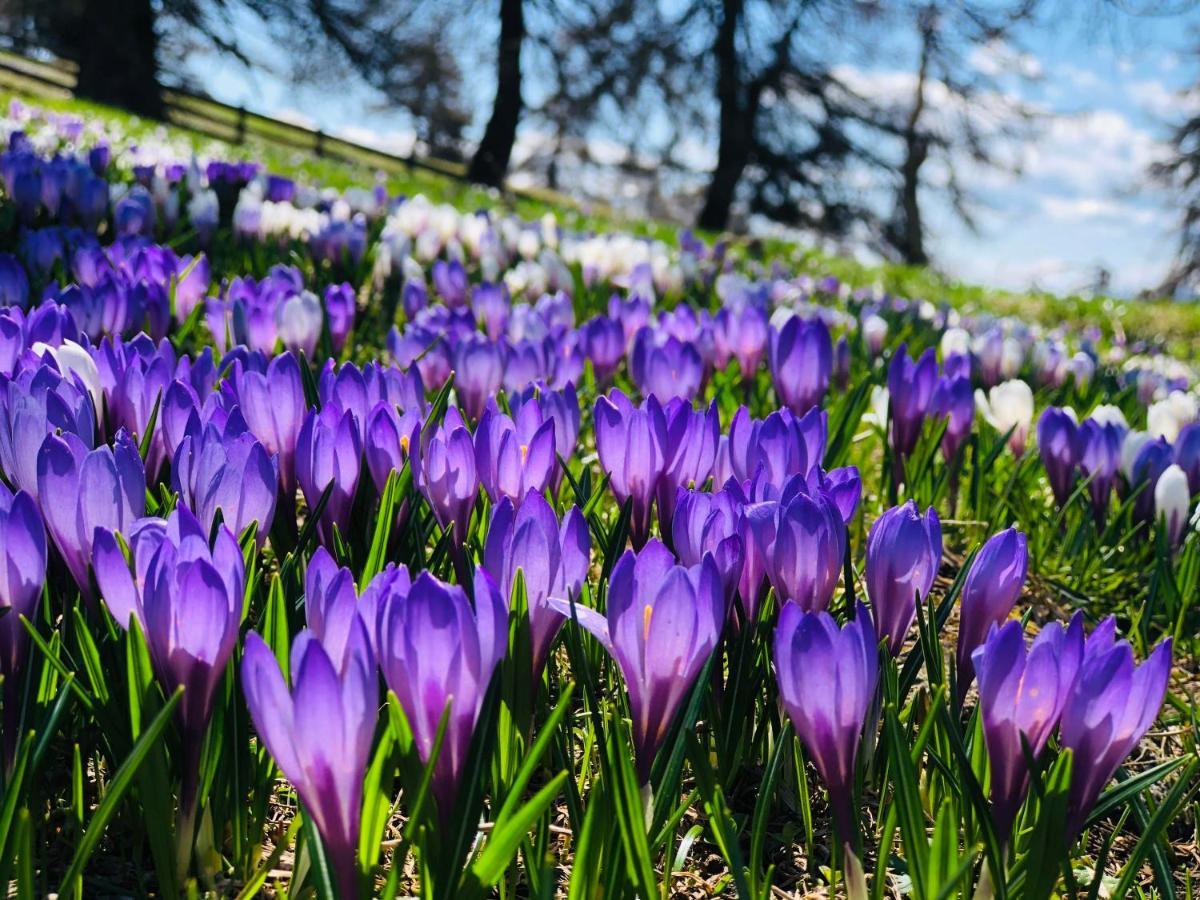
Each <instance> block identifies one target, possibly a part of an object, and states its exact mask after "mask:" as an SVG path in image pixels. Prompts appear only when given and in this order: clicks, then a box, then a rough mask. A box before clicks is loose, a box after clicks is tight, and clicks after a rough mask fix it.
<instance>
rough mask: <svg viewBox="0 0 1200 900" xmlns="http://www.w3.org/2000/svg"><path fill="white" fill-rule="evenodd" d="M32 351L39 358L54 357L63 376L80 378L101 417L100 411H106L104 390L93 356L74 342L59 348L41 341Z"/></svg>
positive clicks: (63, 344) (67, 342)
mask: <svg viewBox="0 0 1200 900" xmlns="http://www.w3.org/2000/svg"><path fill="white" fill-rule="evenodd" d="M30 349H32V350H33V352H34V353H36V354H37V355H38V356H45V355H46V354H47V353H49V354H50V355H51V356H53V357H54V361H55V363H57V364H58V370H59V371H60V372H62V374H63V375H65V376H66V377H67V378H70V377H71V376H75V377H76V378H78V379H79V382H80V384H81V385H82V386H83V388H84V389H85V390H86V391H87V392H88V393H89V394H91V395H92V402H93V403H94V404H95V408H96V415H97V416H99V415H100V411H101V410H102V409H104V388H103V386H102V385H101V384H100V370H99V369H97V368H96V360H94V359H92V354H90V353H88V352H87V350H85V349H84V348H83V347H81V346H80V345H79V344H77V343H75V342H74V341H63V342H62V344H60V345H59V346H57V347H51V346H50V345H49V344H44V343H42V342H41V341H39V342H38V343H36V344H34V345H33V347H32V348H30Z"/></svg>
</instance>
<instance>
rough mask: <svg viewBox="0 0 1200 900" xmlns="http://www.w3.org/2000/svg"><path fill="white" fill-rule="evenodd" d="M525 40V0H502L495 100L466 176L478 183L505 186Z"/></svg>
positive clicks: (514, 133)
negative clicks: (490, 115) (523, 1)
mask: <svg viewBox="0 0 1200 900" xmlns="http://www.w3.org/2000/svg"><path fill="white" fill-rule="evenodd" d="M524 40H525V10H524V8H523V6H522V0H500V48H499V53H498V65H497V78H496V100H495V102H494V103H493V104H492V117H491V118H490V119H489V120H488V124H487V130H485V131H484V133H483V140H482V141H480V142H479V149H477V150H476V151H475V156H474V157H472V158H471V166H470V168H469V169H468V170H467V177H468V178H470V179H471V180H472V181H475V182H478V183H479V184H486V185H489V186H490V187H502V186H503V185H504V176H505V175H506V174H507V173H508V161H509V159H510V157H511V156H512V149H513V143H514V142H515V141H516V139H517V123H518V122H519V121H520V119H521V108H522V105H523V104H522V100H521V44H522V42H523V41H524Z"/></svg>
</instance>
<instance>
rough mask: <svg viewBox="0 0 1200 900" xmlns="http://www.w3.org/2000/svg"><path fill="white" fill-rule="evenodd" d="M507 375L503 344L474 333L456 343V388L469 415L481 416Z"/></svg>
mask: <svg viewBox="0 0 1200 900" xmlns="http://www.w3.org/2000/svg"><path fill="white" fill-rule="evenodd" d="M422 376H424V373H422ZM503 376H504V354H503V352H502V349H501V345H500V344H497V343H494V342H492V341H489V340H487V338H485V337H483V336H482V335H471V336H469V337H466V338H463V339H462V340H461V341H459V342H458V343H456V344H455V345H454V391H455V393H456V394H457V395H458V398H459V402H460V403H461V405H462V409H463V412H464V413H466V414H467V418H469V419H472V420H478V419H479V417H480V415H482V414H483V408H484V405H485V404H486V403H487V401H488V399H489V398H491V397H494V396H495V395H496V392H497V391H499V390H500V383H501V381H502V379H503Z"/></svg>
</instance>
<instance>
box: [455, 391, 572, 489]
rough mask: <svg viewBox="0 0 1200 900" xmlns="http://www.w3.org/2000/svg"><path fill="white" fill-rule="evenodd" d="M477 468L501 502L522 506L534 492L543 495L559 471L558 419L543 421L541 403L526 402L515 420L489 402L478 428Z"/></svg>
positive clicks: (487, 487) (481, 478)
mask: <svg viewBox="0 0 1200 900" xmlns="http://www.w3.org/2000/svg"><path fill="white" fill-rule="evenodd" d="M475 468H476V470H477V471H478V472H479V480H480V481H481V482H482V483H483V488H484V490H486V491H487V493H488V496H489V497H491V498H492V502H493V503H499V502H500V501H501V500H502V499H504V498H506V497H507V498H508V499H509V500H511V501H512V503H513V504H514V505H518V504H520V503H521V501H522V500H524V499H525V496H526V494H529V493H530V492H533V493H537V494H541V493H543V492H544V491H545V490H546V488H547V486H549V484H550V482H551V480H552V479H553V476H554V472H555V470H556V469H557V468H558V460H557V459H556V458H555V446H554V420H553V419H549V418H548V419H545V420H544V421H543V419H542V410H541V407H540V406H538V404H537V403H526V404H524V405H523V406H522V407H521V409H520V411H519V412H518V413H517V417H516V420H515V421H514V420H513V419H512V418H510V417H509V416H506V415H505V414H504V413H502V412H500V410H499V409H498V408H497V406H496V403H495V401H494V400H490V401H488V405H487V407H486V408H485V409H484V412H483V416H482V417H481V418H480V419H479V427H478V428H476V429H475Z"/></svg>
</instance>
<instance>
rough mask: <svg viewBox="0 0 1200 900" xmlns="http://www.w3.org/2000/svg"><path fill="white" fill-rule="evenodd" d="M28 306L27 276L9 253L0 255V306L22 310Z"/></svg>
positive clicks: (22, 267)
mask: <svg viewBox="0 0 1200 900" xmlns="http://www.w3.org/2000/svg"><path fill="white" fill-rule="evenodd" d="M28 304H29V276H28V275H26V274H25V267H24V266H23V265H21V263H20V261H19V260H18V259H17V258H16V257H15V256H13V255H12V254H11V253H0V306H16V307H18V308H20V309H24V308H25V307H26V306H27V305H28Z"/></svg>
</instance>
